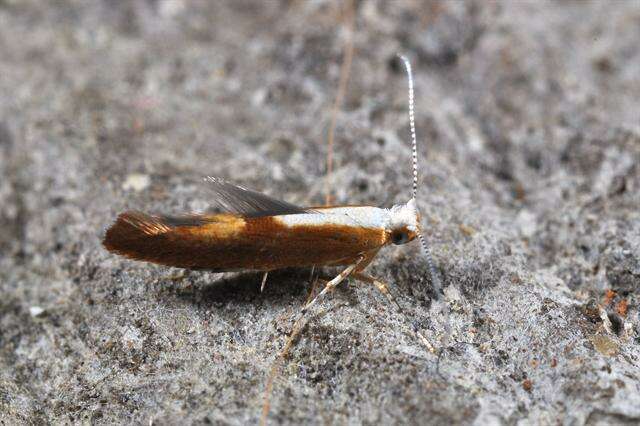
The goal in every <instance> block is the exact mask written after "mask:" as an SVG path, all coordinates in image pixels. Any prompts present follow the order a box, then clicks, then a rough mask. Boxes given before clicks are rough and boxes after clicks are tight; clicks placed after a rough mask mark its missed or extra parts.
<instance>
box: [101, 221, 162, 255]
mask: <svg viewBox="0 0 640 426" xmlns="http://www.w3.org/2000/svg"><path fill="white" fill-rule="evenodd" d="M169 230H171V226H170V225H169V224H168V223H166V222H164V221H163V219H162V218H160V217H156V216H151V215H148V214H146V213H142V212H138V211H128V212H124V213H121V214H120V215H118V218H117V219H116V222H115V223H114V224H113V225H111V226H110V227H109V229H107V232H106V233H105V235H104V238H103V240H102V245H103V246H104V247H105V248H106V249H107V250H109V251H110V252H113V253H117V254H121V255H124V256H128V257H133V258H138V257H139V256H138V255H136V253H139V251H140V249H141V248H142V245H141V243H143V241H144V240H146V239H148V238H149V237H151V236H154V235H159V234H163V233H165V232H167V231H169Z"/></svg>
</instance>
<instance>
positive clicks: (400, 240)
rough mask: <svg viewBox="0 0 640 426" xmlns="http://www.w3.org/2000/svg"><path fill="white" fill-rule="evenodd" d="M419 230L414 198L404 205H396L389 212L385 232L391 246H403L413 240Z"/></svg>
mask: <svg viewBox="0 0 640 426" xmlns="http://www.w3.org/2000/svg"><path fill="white" fill-rule="evenodd" d="M419 229H420V213H418V208H417V207H416V200H415V198H412V199H410V200H409V201H408V202H407V203H406V204H397V205H395V206H393V207H391V209H390V210H389V223H388V225H387V231H388V232H389V234H390V240H391V242H392V243H393V244H405V243H408V242H409V241H411V240H413V239H414V238H415V237H416V235H417V233H418V230H419Z"/></svg>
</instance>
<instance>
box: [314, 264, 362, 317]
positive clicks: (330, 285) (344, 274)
mask: <svg viewBox="0 0 640 426" xmlns="http://www.w3.org/2000/svg"><path fill="white" fill-rule="evenodd" d="M363 259H364V258H363V257H361V258H360V259H358V261H357V262H356V263H354V264H353V265H349V266H347V267H346V268H345V269H344V271H342V272H340V273H339V274H338V276H337V277H335V278H334V279H332V280H331V281H329V282H328V283H327V285H326V286H324V288H323V289H322V291H321V292H320V293H318V295H317V296H316V297H314V298H313V300H312V301H311V302H309V303H307V304H306V305H305V307H304V308H302V314H304V313H305V312H306V311H307V310H308V309H309V308H310V307H312V306H313V305H315V304H316V303H317V302H318V300H319V299H320V298H321V297H322V296H324V295H325V294H327V292H328V291H331V290H333V289H334V288H336V286H337V285H338V284H340V283H341V282H342V280H344V279H345V278H347V277H348V276H349V275H350V274H351V273H352V272H353V271H354V270H355V269H356V268H357V267H358V265H359V264H360V262H362V260H363Z"/></svg>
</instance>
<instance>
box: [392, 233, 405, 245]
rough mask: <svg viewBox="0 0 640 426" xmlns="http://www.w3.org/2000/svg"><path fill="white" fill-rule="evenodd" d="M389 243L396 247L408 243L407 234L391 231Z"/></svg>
mask: <svg viewBox="0 0 640 426" xmlns="http://www.w3.org/2000/svg"><path fill="white" fill-rule="evenodd" d="M391 242H392V243H393V244H396V245H398V244H405V243H407V242H409V234H407V233H406V232H402V231H393V234H391Z"/></svg>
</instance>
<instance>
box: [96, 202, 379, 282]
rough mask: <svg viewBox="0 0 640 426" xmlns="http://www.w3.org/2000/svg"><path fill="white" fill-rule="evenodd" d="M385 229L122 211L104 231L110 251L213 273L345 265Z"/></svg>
mask: <svg viewBox="0 0 640 426" xmlns="http://www.w3.org/2000/svg"><path fill="white" fill-rule="evenodd" d="M388 240H389V236H388V235H387V233H386V232H385V231H384V230H383V229H372V228H364V227H353V226H345V225H335V224H326V225H321V226H306V225H296V226H286V225H283V224H282V223H281V222H280V221H279V220H278V219H277V216H275V217H274V216H265V217H257V218H247V217H242V216H240V215H234V214H218V215H208V216H193V217H187V218H182V219H174V218H169V217H163V216H151V215H146V214H144V213H139V212H125V213H122V214H121V215H120V216H118V219H117V221H116V223H115V224H114V225H113V226H111V227H110V228H109V229H108V230H107V233H106V235H105V238H104V241H103V244H104V246H105V247H106V248H107V249H108V250H109V251H111V252H114V253H117V254H120V255H123V256H126V257H128V258H130V259H135V260H143V261H147V262H153V263H158V264H161V265H167V266H176V267H180V268H189V269H207V270H212V271H236V270H259V271H270V270H273V269H279V268H286V267H301V266H313V265H316V266H321V265H346V264H351V263H353V262H354V261H355V260H356V259H357V258H358V257H359V256H360V255H362V254H363V253H368V252H371V251H373V250H376V251H377V249H379V248H380V247H381V246H383V245H385V244H387V242H388Z"/></svg>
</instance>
